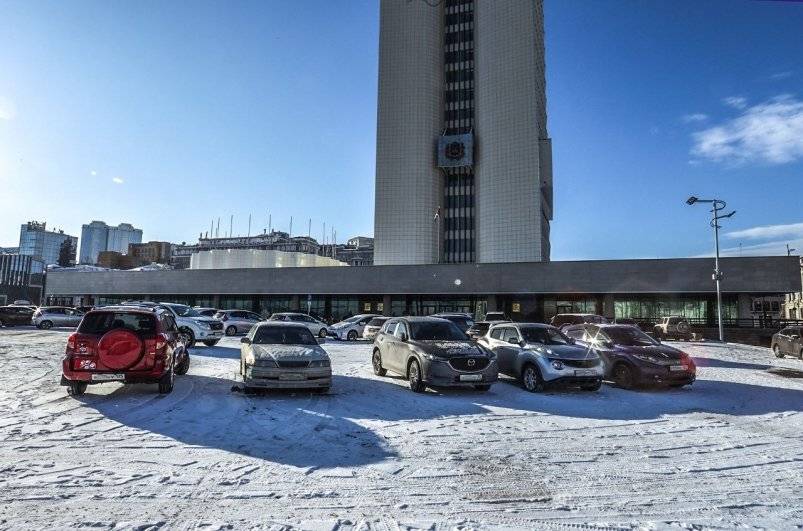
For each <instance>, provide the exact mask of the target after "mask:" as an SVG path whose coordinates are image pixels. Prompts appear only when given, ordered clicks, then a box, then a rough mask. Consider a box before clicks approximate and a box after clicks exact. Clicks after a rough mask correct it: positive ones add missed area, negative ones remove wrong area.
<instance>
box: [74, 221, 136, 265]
mask: <svg viewBox="0 0 803 531" xmlns="http://www.w3.org/2000/svg"><path fill="white" fill-rule="evenodd" d="M131 243H142V230H141V229H137V228H134V227H133V226H132V225H130V224H128V223H120V224H119V225H117V226H116V227H115V226H109V225H107V224H106V223H104V222H103V221H93V222H92V223H90V224H88V225H83V226H82V227H81V256H80V263H82V264H90V265H94V264H96V263H97V261H98V255H99V254H100V253H101V251H116V252H118V253H123V254H125V253H127V252H128V245H129V244H131Z"/></svg>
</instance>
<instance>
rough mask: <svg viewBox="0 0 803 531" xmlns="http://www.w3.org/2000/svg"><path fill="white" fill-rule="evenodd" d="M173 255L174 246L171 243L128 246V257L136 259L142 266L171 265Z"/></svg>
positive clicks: (153, 242) (131, 244) (133, 244)
mask: <svg viewBox="0 0 803 531" xmlns="http://www.w3.org/2000/svg"><path fill="white" fill-rule="evenodd" d="M172 254H173V244H172V243H170V242H156V241H151V242H147V243H130V244H128V255H129V256H132V257H134V258H136V259H137V260H138V261H139V262H140V263H141V265H145V264H169V263H170V256H171V255H172Z"/></svg>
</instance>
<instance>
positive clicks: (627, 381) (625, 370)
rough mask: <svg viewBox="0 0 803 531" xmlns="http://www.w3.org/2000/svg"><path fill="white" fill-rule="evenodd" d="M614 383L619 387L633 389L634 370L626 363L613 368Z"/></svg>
mask: <svg viewBox="0 0 803 531" xmlns="http://www.w3.org/2000/svg"><path fill="white" fill-rule="evenodd" d="M613 381H614V382H615V383H616V386H617V387H621V388H622V389H631V388H632V387H633V370H632V369H631V368H630V367H628V366H627V365H625V364H624V363H620V364H619V365H617V366H616V367H614V368H613Z"/></svg>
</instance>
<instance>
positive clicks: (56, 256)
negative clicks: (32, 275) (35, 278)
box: [19, 221, 78, 273]
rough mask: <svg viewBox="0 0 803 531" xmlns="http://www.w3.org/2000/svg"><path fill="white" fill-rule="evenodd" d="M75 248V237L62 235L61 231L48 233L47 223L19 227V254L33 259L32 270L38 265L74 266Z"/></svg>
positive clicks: (25, 224) (30, 223)
mask: <svg viewBox="0 0 803 531" xmlns="http://www.w3.org/2000/svg"><path fill="white" fill-rule="evenodd" d="M77 248H78V238H77V237H75V236H70V235H69V234H64V231H63V230H59V231H49V230H47V223H44V222H41V223H40V222H37V221H29V222H28V223H24V224H22V226H21V227H20V245H19V254H21V255H25V256H31V257H33V258H34V261H33V265H32V267H34V269H36V268H39V267H40V265H44V266H48V265H51V264H58V265H60V266H65V267H67V266H71V265H75V253H76V250H77ZM41 272H42V271H38V273H41Z"/></svg>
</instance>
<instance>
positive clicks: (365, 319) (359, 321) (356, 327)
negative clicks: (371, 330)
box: [327, 313, 382, 341]
mask: <svg viewBox="0 0 803 531" xmlns="http://www.w3.org/2000/svg"><path fill="white" fill-rule="evenodd" d="M374 317H382V316H381V315H376V314H373V313H363V314H360V315H355V316H354V317H349V318H348V319H344V320H342V321H340V322H339V323H335V324H333V325H332V326H330V327H329V328H328V329H327V333H328V334H329V335H330V336H333V337H335V338H337V339H344V340H348V341H354V340H356V339H358V338H361V337H362V333H363V330H364V329H365V325H367V324H368V323H369V322H370V321H371V319H373V318H374Z"/></svg>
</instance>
